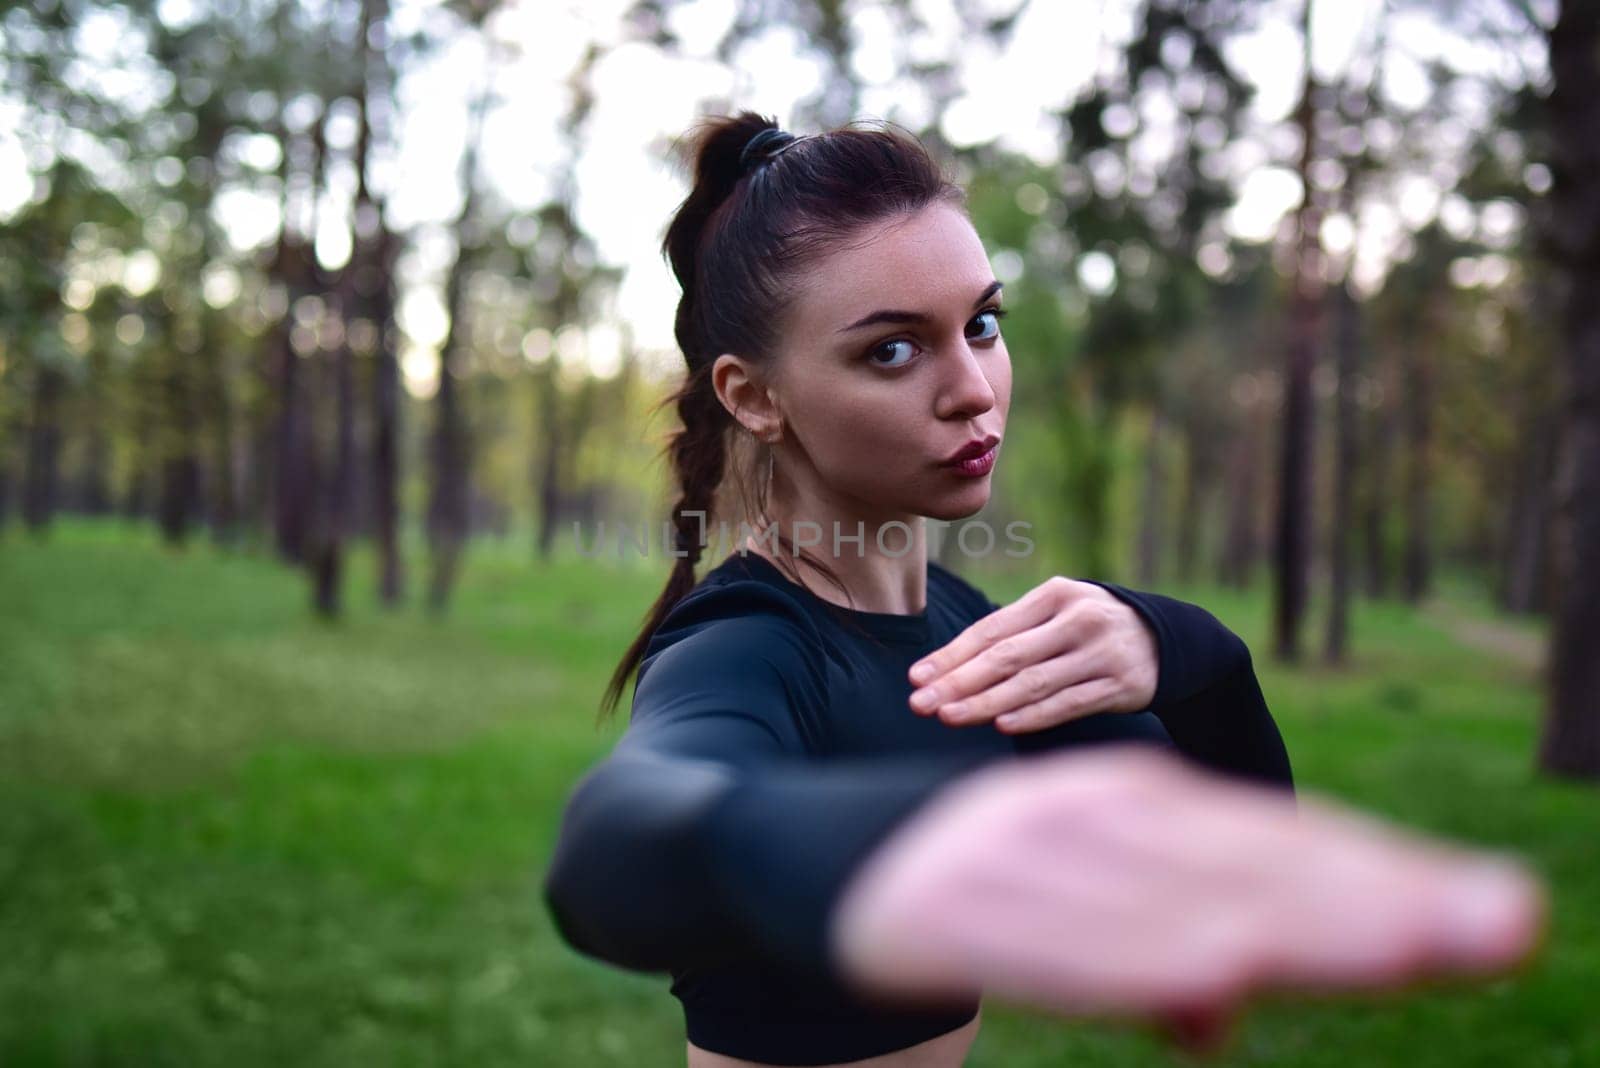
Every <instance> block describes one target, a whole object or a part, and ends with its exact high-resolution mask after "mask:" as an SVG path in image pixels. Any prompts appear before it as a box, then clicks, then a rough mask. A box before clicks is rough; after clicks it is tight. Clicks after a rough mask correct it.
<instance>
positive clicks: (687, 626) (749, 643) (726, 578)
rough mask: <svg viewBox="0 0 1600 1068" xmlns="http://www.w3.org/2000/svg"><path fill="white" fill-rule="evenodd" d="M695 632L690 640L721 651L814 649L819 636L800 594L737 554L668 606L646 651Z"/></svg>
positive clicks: (666, 644)
mask: <svg viewBox="0 0 1600 1068" xmlns="http://www.w3.org/2000/svg"><path fill="white" fill-rule="evenodd" d="M694 637H699V641H698V642H696V643H695V644H697V645H702V646H704V645H711V644H715V645H716V646H717V648H718V650H719V652H722V653H724V654H726V653H736V652H744V653H750V652H755V651H757V650H760V649H763V648H768V647H771V646H773V645H781V646H784V647H786V648H789V649H801V650H804V649H814V648H816V645H817V643H818V641H819V640H820V635H819V634H818V633H817V624H816V621H815V620H814V618H813V617H812V615H811V613H810V612H808V611H807V610H806V607H805V606H804V605H803V604H802V603H801V601H800V599H799V598H798V597H796V596H795V595H794V594H793V593H791V592H789V591H788V590H786V589H783V588H782V587H780V586H778V585H775V584H774V583H772V582H770V581H768V580H766V579H765V578H763V577H760V575H759V573H758V572H756V571H755V570H754V569H752V568H750V567H749V566H747V565H745V564H744V563H743V562H742V561H740V559H739V557H738V554H734V555H733V556H730V557H729V558H728V559H727V560H724V561H723V562H722V563H720V564H718V565H717V566H716V567H714V568H712V569H711V570H710V571H709V572H707V573H706V574H705V576H704V577H702V578H701V579H700V581H699V582H697V583H696V584H695V586H694V587H693V588H692V589H691V590H690V591H689V592H688V593H686V594H685V595H684V596H683V597H682V598H681V599H680V600H679V601H678V602H677V603H676V604H674V605H673V606H672V608H670V609H669V610H668V611H667V614H666V615H665V616H664V617H663V618H662V620H661V623H660V624H659V625H658V626H657V627H656V629H655V632H654V634H652V635H651V639H650V643H649V645H648V646H647V648H646V650H645V656H646V658H649V657H650V656H652V655H653V654H655V653H657V652H660V651H662V650H664V649H666V648H668V647H670V646H673V645H677V644H680V643H682V642H683V641H685V640H686V639H689V638H694Z"/></svg>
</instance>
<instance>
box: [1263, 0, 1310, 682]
mask: <svg viewBox="0 0 1600 1068" xmlns="http://www.w3.org/2000/svg"><path fill="white" fill-rule="evenodd" d="M1301 35H1302V42H1303V47H1304V60H1305V66H1304V70H1305V83H1304V85H1303V87H1302V89H1301V94H1300V106H1299V109H1298V116H1297V120H1296V124H1297V125H1298V126H1299V128H1300V136H1301V148H1300V166H1299V173H1300V188H1301V189H1302V190H1304V195H1303V196H1302V198H1301V201H1300V207H1299V209H1298V210H1297V211H1296V212H1295V235H1296V240H1295V272H1294V296H1293V298H1292V300H1291V302H1290V312H1289V352H1288V360H1287V366H1286V367H1285V373H1284V376H1283V412H1282V418H1283V423H1282V430H1281V437H1280V441H1279V469H1278V519H1277V526H1276V536H1275V538H1274V553H1273V557H1274V559H1273V563H1274V566H1275V567H1276V570H1277V574H1276V576H1275V582H1274V594H1275V596H1274V604H1273V610H1274V611H1273V639H1274V649H1273V651H1274V653H1275V655H1276V656H1277V657H1278V659H1279V660H1283V661H1286V662H1293V661H1296V660H1298V659H1299V658H1300V625H1301V622H1302V621H1303V619H1304V616H1305V608H1306V591H1307V585H1308V583H1309V573H1310V569H1311V526H1312V508H1311V498H1312V477H1313V473H1314V471H1315V470H1316V468H1315V465H1314V464H1313V462H1312V442H1313V441H1314V440H1315V435H1314V432H1313V419H1314V414H1315V412H1314V398H1313V396H1312V392H1311V378H1312V372H1313V371H1314V370H1315V368H1316V362H1317V342H1318V338H1319V336H1320V335H1321V333H1322V324H1321V304H1322V301H1321V294H1320V289H1321V281H1320V267H1321V264H1320V258H1321V247H1320V239H1319V234H1318V229H1319V227H1320V226H1321V224H1322V219H1321V212H1320V211H1319V210H1318V207H1317V202H1316V192H1315V190H1314V188H1313V187H1312V182H1311V165H1312V163H1313V162H1315V159H1316V148H1317V142H1316V123H1315V121H1314V120H1315V117H1316V110H1317V106H1316V105H1317V100H1316V97H1317V91H1318V90H1317V83H1316V79H1315V78H1314V76H1313V74H1312V67H1311V3H1310V0H1305V4H1304V8H1303V14H1302V17H1301Z"/></svg>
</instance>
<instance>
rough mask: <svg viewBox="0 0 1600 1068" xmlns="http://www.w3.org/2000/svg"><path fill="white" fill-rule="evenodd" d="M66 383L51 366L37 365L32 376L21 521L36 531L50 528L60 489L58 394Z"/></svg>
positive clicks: (23, 473)
mask: <svg viewBox="0 0 1600 1068" xmlns="http://www.w3.org/2000/svg"><path fill="white" fill-rule="evenodd" d="M65 385H66V383H65V381H64V380H63V379H62V376H61V372H60V371H58V370H56V369H55V368H54V367H41V368H39V373H38V375H37V376H36V377H35V378H34V384H33V405H32V411H31V413H30V418H29V420H28V439H27V440H28V450H27V455H26V458H25V460H24V464H23V471H22V521H23V523H25V524H26V525H27V527H28V529H29V530H31V531H33V532H34V533H36V534H43V533H45V532H46V531H47V530H48V529H49V526H50V521H51V520H52V519H54V518H55V513H56V505H57V497H58V495H59V493H60V456H61V395H62V392H63V391H64V389H65Z"/></svg>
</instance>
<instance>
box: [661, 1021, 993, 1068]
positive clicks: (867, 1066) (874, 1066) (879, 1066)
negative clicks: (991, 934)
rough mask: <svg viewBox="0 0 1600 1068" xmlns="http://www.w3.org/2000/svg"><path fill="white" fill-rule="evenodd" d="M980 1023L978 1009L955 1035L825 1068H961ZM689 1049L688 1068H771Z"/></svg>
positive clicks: (723, 1055)
mask: <svg viewBox="0 0 1600 1068" xmlns="http://www.w3.org/2000/svg"><path fill="white" fill-rule="evenodd" d="M982 1022H983V1010H981V1009H980V1010H979V1011H978V1014H977V1015H976V1016H974V1017H973V1018H972V1019H970V1020H968V1021H967V1022H966V1023H964V1024H962V1025H961V1026H960V1027H958V1028H956V1029H955V1030H954V1031H947V1032H946V1033H944V1034H942V1035H936V1036H935V1037H933V1038H930V1039H928V1040H927V1041H926V1042H918V1043H917V1044H916V1045H915V1046H907V1047H906V1048H905V1049H897V1050H895V1051H894V1052H893V1053H884V1054H880V1055H879V1056H876V1057H867V1058H865V1059H864V1060H859V1061H843V1062H840V1063H839V1064H832V1065H827V1066H825V1068H961V1066H962V1065H963V1064H965V1063H966V1060H967V1051H968V1050H970V1049H971V1048H972V1042H973V1040H974V1039H976V1038H977V1037H978V1026H979V1025H980V1024H981V1023H982ZM688 1045H689V1064H688V1068H772V1066H771V1065H768V1064H766V1063H764V1062H762V1061H747V1060H742V1059H741V1058H739V1057H729V1056H727V1055H725V1054H722V1053H712V1052H711V1051H710V1050H706V1049H701V1048H700V1047H699V1046H697V1045H695V1044H694V1043H693V1042H690V1043H689V1044H688Z"/></svg>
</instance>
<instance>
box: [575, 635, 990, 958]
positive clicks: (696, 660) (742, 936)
mask: <svg viewBox="0 0 1600 1068" xmlns="http://www.w3.org/2000/svg"><path fill="white" fill-rule="evenodd" d="M797 639H798V635H797V633H796V632H795V631H794V630H793V629H792V628H791V627H789V626H788V624H787V622H786V621H784V620H781V619H762V618H759V617H758V618H749V617H746V618H740V619H722V620H718V621H715V622H712V623H710V624H709V625H705V626H703V627H701V628H699V629H698V630H696V631H695V632H694V633H693V634H691V635H689V636H688V637H684V638H681V639H680V640H678V641H677V642H675V643H674V644H671V645H669V646H667V647H666V648H664V649H663V650H661V651H660V652H659V653H658V654H656V655H655V656H654V657H653V658H652V659H651V660H649V661H647V662H646V666H645V669H644V670H642V671H641V674H640V680H639V683H638V686H637V689H636V691H635V695H634V704H633V716H632V721H631V722H630V725H629V727H628V729H627V731H626V732H625V733H624V734H623V736H622V737H621V738H620V739H619V740H618V742H617V744H616V746H615V747H614V748H613V750H612V752H611V754H610V755H609V756H608V757H607V758H606V759H605V760H603V761H602V762H601V763H600V764H598V765H597V766H595V767H594V768H592V769H590V770H589V771H588V772H587V773H586V774H585V775H584V776H583V777H582V778H581V779H580V780H579V781H578V783H577V784H576V786H575V787H574V789H573V791H572V793H571V795H570V798H569V800H568V802H567V805H566V808H565V811H564V813H563V816H562V822H561V826H560V829H559V833H558V836H557V842H556V846H555V849H554V853H553V855H552V858H551V862H550V865H549V868H548V870H547V874H546V876H545V881H544V895H545V900H546V904H547V906H548V908H549V910H550V912H551V915H552V917H553V919H554V921H555V924H556V927H557V930H558V931H559V933H560V934H561V936H562V937H563V938H564V939H565V940H566V941H567V943H568V944H569V945H571V946H572V947H573V948H574V949H577V950H579V951H580V952H583V953H585V954H588V955H590V956H594V957H597V958H599V959H602V960H605V961H608V962H610V963H613V964H616V965H619V966H621V967H625V968H629V969H633V970H638V971H667V970H675V969H678V968H686V967H695V966H701V965H708V964H713V963H717V962H723V961H727V960H730V959H737V958H748V957H750V956H752V955H753V956H756V957H759V958H763V959H766V960H770V961H774V962H780V963H782V964H783V965H784V966H786V967H788V968H790V969H794V970H797V971H800V972H802V973H807V974H811V975H826V976H829V977H837V973H836V972H835V971H834V965H833V961H832V957H831V953H830V951H829V946H828V923H829V920H830V917H831V914H832V910H833V907H834V905H835V904H836V902H837V899H838V898H839V896H840V893H841V892H842V890H843V888H844V885H845V884H846V882H847V881H848V879H849V877H850V876H851V875H852V874H853V873H854V871H855V869H856V867H857V865H858V864H860V863H861V862H862V861H863V860H864V859H865V858H866V856H867V855H868V854H869V853H870V852H871V850H872V849H873V848H874V847H875V846H876V845H877V844H878V843H879V841H880V840H882V839H883V838H885V837H886V836H887V835H888V834H889V832H890V831H891V830H892V829H893V828H894V827H895V826H896V825H897V824H898V823H899V822H900V821H901V820H902V819H903V818H905V817H906V816H907V815H908V814H909V813H910V812H912V811H913V810H914V809H915V808H916V807H917V806H918V805H920V804H921V803H922V802H923V801H924V800H925V799H926V798H927V797H928V796H929V795H931V794H932V793H933V792H934V791H936V790H937V789H939V788H940V787H941V786H942V785H944V784H946V783H948V782H949V781H950V780H951V779H952V778H953V777H955V776H956V775H958V774H960V773H961V772H962V771H965V770H968V769H970V768H971V767H973V766H975V765H976V763H978V762H979V759H978V758H976V757H974V756H968V755H950V756H938V757H934V756H927V755H919V756H915V757H911V756H908V757H905V758H896V759H871V760H867V759H865V758H860V759H851V760H848V761H846V760H834V761H827V762H824V761H819V760H816V759H812V758H808V757H807V756H806V754H805V752H804V746H803V744H802V742H801V735H800V733H799V729H798V727H797V720H796V713H797V711H802V710H803V707H804V705H805V704H806V702H808V701H811V700H815V699H819V697H818V693H817V692H816V690H815V688H816V687H818V686H820V685H822V681H823V678H824V677H825V676H821V675H820V674H819V673H820V671H821V668H820V665H819V664H818V663H817V662H816V661H815V657H816V654H815V653H814V652H813V651H811V650H808V649H807V648H805V643H804V642H803V641H800V640H797Z"/></svg>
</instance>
